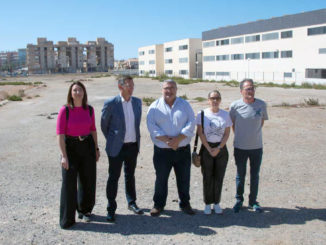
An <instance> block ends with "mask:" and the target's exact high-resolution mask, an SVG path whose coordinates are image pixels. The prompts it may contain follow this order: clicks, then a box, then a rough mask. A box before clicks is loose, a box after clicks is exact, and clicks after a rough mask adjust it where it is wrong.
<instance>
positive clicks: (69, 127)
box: [57, 106, 96, 136]
mask: <svg viewBox="0 0 326 245" xmlns="http://www.w3.org/2000/svg"><path fill="white" fill-rule="evenodd" d="M91 131H96V126H95V116H94V112H93V114H92V117H90V114H89V109H88V108H87V109H86V110H84V109H83V107H74V109H71V108H70V107H69V119H68V123H67V121H66V107H65V106H63V107H61V109H60V111H59V115H58V119H57V134H58V135H59V134H65V135H70V136H82V135H89V134H90V133H91Z"/></svg>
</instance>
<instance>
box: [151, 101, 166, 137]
mask: <svg viewBox="0 0 326 245" xmlns="http://www.w3.org/2000/svg"><path fill="white" fill-rule="evenodd" d="M154 103H156V102H154ZM155 110H156V108H155V105H154V104H152V105H151V106H150V107H149V109H148V112H147V117H146V124H147V129H148V131H149V133H150V135H151V138H152V139H158V140H160V141H163V142H165V143H166V142H167V141H168V136H167V135H166V134H165V132H164V131H163V130H162V129H161V128H160V127H159V125H157V123H156V121H155V116H154V114H155Z"/></svg>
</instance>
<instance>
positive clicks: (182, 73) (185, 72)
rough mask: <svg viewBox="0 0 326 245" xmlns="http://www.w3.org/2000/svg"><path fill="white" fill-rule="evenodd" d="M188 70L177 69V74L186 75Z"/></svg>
mask: <svg viewBox="0 0 326 245" xmlns="http://www.w3.org/2000/svg"><path fill="white" fill-rule="evenodd" d="M187 74H188V70H179V75H187Z"/></svg>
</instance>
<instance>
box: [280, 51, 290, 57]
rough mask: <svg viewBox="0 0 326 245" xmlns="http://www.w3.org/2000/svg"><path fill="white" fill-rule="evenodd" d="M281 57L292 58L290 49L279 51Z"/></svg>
mask: <svg viewBox="0 0 326 245" xmlns="http://www.w3.org/2000/svg"><path fill="white" fill-rule="evenodd" d="M281 58H292V50H285V51H281Z"/></svg>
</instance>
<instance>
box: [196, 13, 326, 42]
mask: <svg viewBox="0 0 326 245" xmlns="http://www.w3.org/2000/svg"><path fill="white" fill-rule="evenodd" d="M323 23H326V8H325V9H319V10H314V11H309V12H302V13H298V14H292V15H284V16H281V17H273V18H270V19H265V20H257V21H253V22H248V23H243V24H238V25H232V26H225V27H220V28H217V29H213V30H209V31H204V32H202V40H203V41H208V40H213V39H220V38H226V37H233V36H241V35H246V34H253V33H259V32H268V31H274V30H281V29H289V28H296V27H302V26H311V25H318V24H323Z"/></svg>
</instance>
